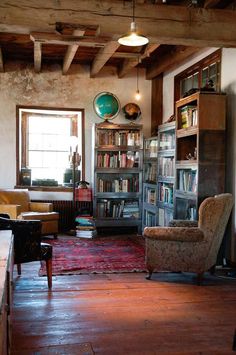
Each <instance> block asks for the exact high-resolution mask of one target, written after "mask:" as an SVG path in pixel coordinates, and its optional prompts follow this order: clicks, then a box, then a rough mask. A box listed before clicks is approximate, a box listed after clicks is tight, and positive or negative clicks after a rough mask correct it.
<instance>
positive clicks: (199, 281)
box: [197, 272, 204, 286]
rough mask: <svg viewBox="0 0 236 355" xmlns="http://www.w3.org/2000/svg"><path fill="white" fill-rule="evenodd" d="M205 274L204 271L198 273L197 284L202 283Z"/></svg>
mask: <svg viewBox="0 0 236 355" xmlns="http://www.w3.org/2000/svg"><path fill="white" fill-rule="evenodd" d="M203 276H204V272H200V273H199V274H197V285H198V286H201V285H202V281H203Z"/></svg>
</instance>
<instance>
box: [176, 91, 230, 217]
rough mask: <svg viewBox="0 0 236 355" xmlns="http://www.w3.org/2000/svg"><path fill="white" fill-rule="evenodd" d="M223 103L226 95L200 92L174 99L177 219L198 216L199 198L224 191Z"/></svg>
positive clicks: (200, 199)
mask: <svg viewBox="0 0 236 355" xmlns="http://www.w3.org/2000/svg"><path fill="white" fill-rule="evenodd" d="M225 104H226V96H225V95H223V94H217V93H201V92H198V93H195V94H193V95H191V96H188V97H186V98H183V99H181V100H179V101H177V102H176V164H175V169H176V171H175V177H176V179H175V193H174V217H175V218H176V219H190V220H197V218H198V208H199V205H200V204H201V202H202V201H203V200H204V199H205V198H206V197H208V196H213V195H215V194H219V193H222V192H224V188H225V112H226V110H225Z"/></svg>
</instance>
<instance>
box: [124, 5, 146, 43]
mask: <svg viewBox="0 0 236 355" xmlns="http://www.w3.org/2000/svg"><path fill="white" fill-rule="evenodd" d="M134 13H135V0H133V16H132V22H131V24H130V32H129V33H127V34H125V35H123V36H121V37H120V38H119V39H118V42H119V43H120V44H122V45H123V46H131V47H137V46H143V45H145V44H147V43H148V42H149V40H148V38H147V37H145V36H143V35H141V34H139V33H138V32H137V25H136V22H135V14H134Z"/></svg>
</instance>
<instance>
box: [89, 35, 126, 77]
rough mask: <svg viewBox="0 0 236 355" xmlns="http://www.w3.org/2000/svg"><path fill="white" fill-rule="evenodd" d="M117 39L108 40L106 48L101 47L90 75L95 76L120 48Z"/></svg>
mask: <svg viewBox="0 0 236 355" xmlns="http://www.w3.org/2000/svg"><path fill="white" fill-rule="evenodd" d="M119 46H120V45H119V43H118V42H117V41H110V42H108V43H107V44H106V45H105V47H104V48H101V49H100V50H99V52H98V54H97V55H96V57H95V58H94V60H93V63H92V66H91V71H90V77H91V78H94V77H95V76H96V74H98V72H99V71H100V70H101V69H102V68H103V67H104V65H105V64H106V62H107V61H108V60H109V59H110V58H111V57H112V55H113V54H114V53H115V51H116V50H117V49H118V48H119Z"/></svg>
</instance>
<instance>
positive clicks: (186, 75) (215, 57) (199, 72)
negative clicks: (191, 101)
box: [175, 50, 221, 101]
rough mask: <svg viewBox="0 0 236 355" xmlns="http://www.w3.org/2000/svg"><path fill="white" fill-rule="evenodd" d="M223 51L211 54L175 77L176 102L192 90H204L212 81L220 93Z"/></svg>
mask: <svg viewBox="0 0 236 355" xmlns="http://www.w3.org/2000/svg"><path fill="white" fill-rule="evenodd" d="M220 64H221V50H217V51H216V52H214V53H212V54H210V55H209V56H207V57H206V58H204V59H202V60H201V61H199V62H198V63H196V64H194V65H193V66H191V67H190V68H188V69H186V70H185V71H183V72H182V73H180V74H178V75H177V76H176V77H175V101H177V100H179V99H180V98H181V97H183V95H184V94H185V93H187V92H188V91H189V90H191V89H199V88H203V87H205V86H206V85H207V83H208V81H209V80H212V82H213V85H214V89H215V91H216V92H220Z"/></svg>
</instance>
